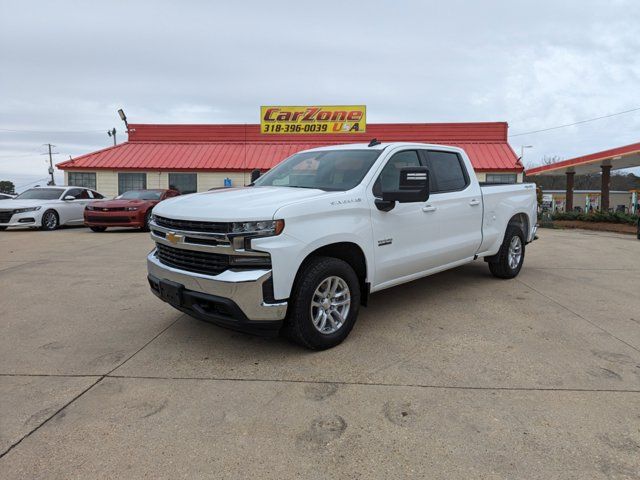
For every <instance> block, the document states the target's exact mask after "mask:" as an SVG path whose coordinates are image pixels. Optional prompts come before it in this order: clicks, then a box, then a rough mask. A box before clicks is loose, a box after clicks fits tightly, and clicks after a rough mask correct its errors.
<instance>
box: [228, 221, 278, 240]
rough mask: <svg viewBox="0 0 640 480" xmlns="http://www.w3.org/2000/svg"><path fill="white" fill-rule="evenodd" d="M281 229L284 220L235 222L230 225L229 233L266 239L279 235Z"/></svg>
mask: <svg viewBox="0 0 640 480" xmlns="http://www.w3.org/2000/svg"><path fill="white" fill-rule="evenodd" d="M283 229H284V220H261V221H259V222H236V223H234V224H233V225H232V228H231V232H232V233H236V234H242V233H248V234H250V235H259V236H264V237H268V236H272V235H280V233H282V230H283Z"/></svg>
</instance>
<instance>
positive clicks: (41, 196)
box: [16, 188, 62, 200]
mask: <svg viewBox="0 0 640 480" xmlns="http://www.w3.org/2000/svg"><path fill="white" fill-rule="evenodd" d="M61 194H62V190H61V189H60V188H30V189H29V190H26V191H24V192H22V193H21V194H20V195H18V196H17V197H16V199H18V200H58V199H59V198H60V195H61Z"/></svg>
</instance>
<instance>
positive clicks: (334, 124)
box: [260, 105, 367, 134]
mask: <svg viewBox="0 0 640 480" xmlns="http://www.w3.org/2000/svg"><path fill="white" fill-rule="evenodd" d="M366 128H367V107H365V106H364V105H323V106H309V107H284V106H270V107H260V131H261V132H262V133H267V134H287V133H289V134H291V133H315V134H317V133H363V132H365V131H366Z"/></svg>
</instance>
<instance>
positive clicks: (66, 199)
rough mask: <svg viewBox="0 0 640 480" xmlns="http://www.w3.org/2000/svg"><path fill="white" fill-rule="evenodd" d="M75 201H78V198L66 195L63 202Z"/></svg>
mask: <svg viewBox="0 0 640 480" xmlns="http://www.w3.org/2000/svg"><path fill="white" fill-rule="evenodd" d="M75 199H76V197H74V196H73V195H66V196H65V197H64V198H63V200H64V201H65V202H66V201H69V200H75Z"/></svg>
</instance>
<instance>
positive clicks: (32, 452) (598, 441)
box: [0, 229, 640, 479]
mask: <svg viewBox="0 0 640 480" xmlns="http://www.w3.org/2000/svg"><path fill="white" fill-rule="evenodd" d="M151 247H152V243H151V241H150V240H149V238H148V236H147V235H146V234H141V233H137V232H130V231H107V232H106V233H102V234H97V233H92V232H90V231H89V230H86V229H63V230H60V231H56V232H35V231H6V232H0V306H1V309H0V455H2V457H1V458H0V472H2V473H1V474H0V476H1V477H2V478H4V479H13V478H47V479H51V478H141V477H148V478H201V477H202V478H204V477H206V478H238V479H244V478H274V479H275V478H277V479H285V478H323V479H324V478H363V479H370V478H384V479H388V478H430V479H452V478H460V479H469V478H513V479H515V478H541V479H543V478H544V479H549V478H576V479H599V478H640V295H639V293H640V241H637V240H636V239H635V237H632V236H624V235H618V234H611V233H594V232H585V231H555V230H542V231H541V232H540V240H539V241H537V242H535V243H534V244H533V245H531V246H530V248H529V249H528V250H527V255H526V260H525V266H524V268H523V270H522V273H521V274H520V276H519V277H518V278H517V279H515V280H511V281H501V280H497V279H494V278H493V277H491V276H490V274H489V272H488V269H487V268H486V265H485V264H484V263H483V262H480V261H479V262H474V263H473V264H470V265H467V266H465V267H462V268H458V269H456V270H453V271H449V272H445V273H442V274H439V275H436V276H433V277H430V278H426V279H423V280H419V281H416V282H414V283H411V284H408V285H404V286H400V287H397V288H394V289H391V290H387V291H384V292H381V293H379V294H376V295H374V296H373V297H372V299H371V302H370V306H369V307H368V308H365V309H363V310H362V313H361V316H360V319H359V321H358V323H357V324H356V326H355V328H354V330H353V332H352V333H351V335H350V337H349V338H348V339H347V341H346V342H345V343H343V344H342V345H340V346H338V347H337V348H334V349H332V350H329V351H325V352H316V353H312V352H309V351H306V350H303V349H301V348H299V347H296V346H293V345H291V344H289V343H287V342H286V341H285V340H282V339H278V338H276V339H262V338H257V337H252V336H248V335H244V334H240V333H234V332H231V331H228V330H223V329H220V328H218V327H215V326H212V325H209V324H205V323H202V322H199V321H197V320H194V319H191V318H190V317H188V316H185V315H182V314H180V313H179V312H177V311H175V310H173V309H172V308H170V307H169V306H167V305H166V304H163V303H162V302H160V301H159V300H157V299H156V298H155V297H154V296H153V295H152V294H151V293H150V292H149V291H148V286H147V283H146V272H145V256H146V253H147V252H148V251H149V250H150V249H151Z"/></svg>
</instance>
